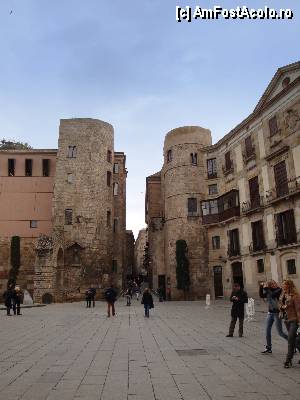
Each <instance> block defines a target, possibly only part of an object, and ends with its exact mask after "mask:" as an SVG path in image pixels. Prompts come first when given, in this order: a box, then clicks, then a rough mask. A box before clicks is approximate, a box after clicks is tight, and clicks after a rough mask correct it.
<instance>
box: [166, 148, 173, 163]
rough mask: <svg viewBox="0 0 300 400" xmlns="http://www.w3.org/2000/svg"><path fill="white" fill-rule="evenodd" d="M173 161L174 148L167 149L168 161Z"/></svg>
mask: <svg viewBox="0 0 300 400" xmlns="http://www.w3.org/2000/svg"><path fill="white" fill-rule="evenodd" d="M170 161H172V150H168V151H167V162H170Z"/></svg>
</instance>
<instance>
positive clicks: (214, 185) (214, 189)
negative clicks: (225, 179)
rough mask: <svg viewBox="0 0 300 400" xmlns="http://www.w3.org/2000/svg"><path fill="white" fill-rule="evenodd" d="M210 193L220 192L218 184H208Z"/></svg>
mask: <svg viewBox="0 0 300 400" xmlns="http://www.w3.org/2000/svg"><path fill="white" fill-rule="evenodd" d="M208 194H209V195H211V194H218V185H217V184H213V185H208Z"/></svg>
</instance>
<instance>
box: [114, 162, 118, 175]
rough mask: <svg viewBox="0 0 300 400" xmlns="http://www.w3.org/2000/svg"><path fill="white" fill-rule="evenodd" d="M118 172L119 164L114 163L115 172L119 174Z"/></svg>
mask: <svg viewBox="0 0 300 400" xmlns="http://www.w3.org/2000/svg"><path fill="white" fill-rule="evenodd" d="M118 173H119V164H118V163H114V174H118Z"/></svg>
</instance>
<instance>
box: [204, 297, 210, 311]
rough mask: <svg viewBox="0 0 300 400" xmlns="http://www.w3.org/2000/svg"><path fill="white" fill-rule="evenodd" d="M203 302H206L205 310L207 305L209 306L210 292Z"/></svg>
mask: <svg viewBox="0 0 300 400" xmlns="http://www.w3.org/2000/svg"><path fill="white" fill-rule="evenodd" d="M205 304H206V306H205V308H206V310H208V309H209V306H210V294H207V295H206V298H205Z"/></svg>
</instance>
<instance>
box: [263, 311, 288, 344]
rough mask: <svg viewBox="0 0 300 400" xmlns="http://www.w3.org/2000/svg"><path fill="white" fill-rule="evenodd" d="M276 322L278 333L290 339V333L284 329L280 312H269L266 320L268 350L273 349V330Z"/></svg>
mask: <svg viewBox="0 0 300 400" xmlns="http://www.w3.org/2000/svg"><path fill="white" fill-rule="evenodd" d="M274 322H275V326H276V329H277V332H278V335H279V336H281V337H282V338H283V339H285V340H288V335H287V334H286V333H285V332H283V330H282V320H281V319H280V318H279V315H278V313H270V312H269V313H268V315H267V320H266V340H267V346H266V347H267V349H268V350H272V338H271V330H272V326H273V324H274Z"/></svg>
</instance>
